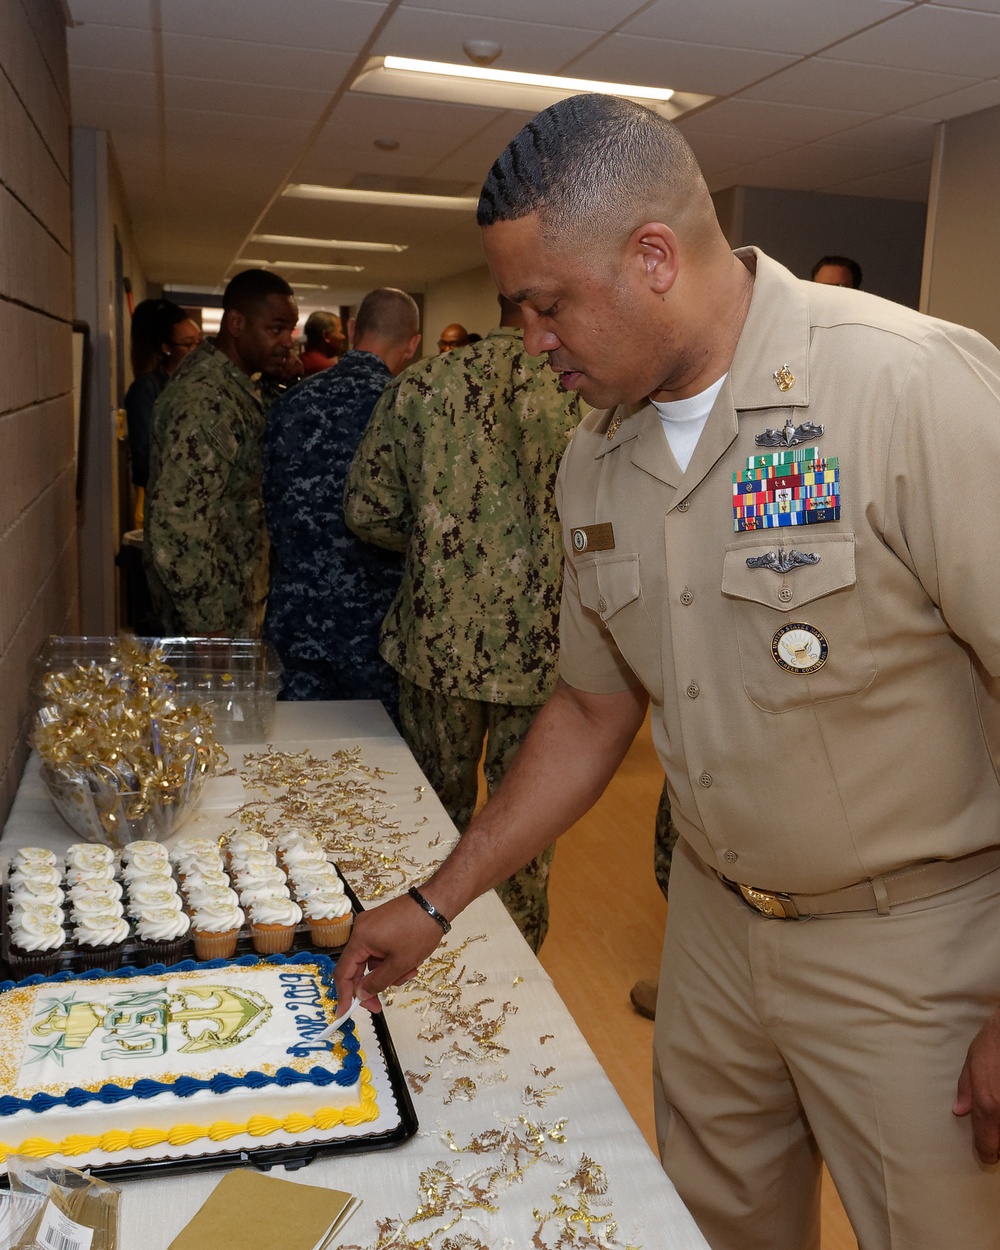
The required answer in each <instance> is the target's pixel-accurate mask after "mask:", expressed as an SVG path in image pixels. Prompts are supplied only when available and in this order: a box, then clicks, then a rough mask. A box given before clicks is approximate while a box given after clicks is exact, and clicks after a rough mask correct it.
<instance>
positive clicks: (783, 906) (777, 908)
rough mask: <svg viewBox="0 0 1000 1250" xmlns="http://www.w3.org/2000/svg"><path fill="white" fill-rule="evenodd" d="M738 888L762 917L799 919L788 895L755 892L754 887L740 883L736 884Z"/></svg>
mask: <svg viewBox="0 0 1000 1250" xmlns="http://www.w3.org/2000/svg"><path fill="white" fill-rule="evenodd" d="M736 888H737V889H738V890H739V892H740V893H741V894H742V895H743V897H744V898H745V899H746V901H747V902H748V903H749V904H750V906H751V907H753V908H755V909H756V910H757V911H759V912H760V914H761V915H762V916H769V917H770V918H771V919H772V920H798V918H799V913H798V912H797V911H796V910H795V904H794V903H793V902H792V900H791V899H790V898H789V897H788V895H787V894H769V893H768V892H767V890H755V889H754V888H753V886H749V885H740V883H739V882H737V883H736Z"/></svg>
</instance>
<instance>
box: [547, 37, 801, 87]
mask: <svg viewBox="0 0 1000 1250" xmlns="http://www.w3.org/2000/svg"><path fill="white" fill-rule="evenodd" d="M794 60H795V58H794V57H793V56H790V55H787V54H779V53H772V52H742V51H739V50H737V49H735V48H716V47H709V46H708V45H706V44H700V43H675V42H673V41H671V40H666V39H648V38H643V39H640V38H637V37H635V36H633V35H612V36H611V37H610V38H609V39H606V40H604V42H603V43H601V44H599V45H598V47H596V48H594V49H592V50H591V51H590V52H588V53H587V54H586V55H585V56H582V57H580V58H578V59H577V60H575V61H573V62H572V63H571V64H570V66H569V70H568V71H567V72H569V73H573V74H576V75H579V76H581V77H587V78H597V79H602V80H605V81H608V82H628V83H642V84H643V85H646V86H653V87H673V88H675V90H678V91H699V92H705V93H707V94H708V95H729V94H730V92H734V91H740V90H742V88H744V87H746V86H748V85H749V84H750V83H754V82H756V81H757V80H758V79H760V78H764V77H766V76H767V75H768V74H773V73H776V72H777V71H778V70H781V69H783V68H784V67H785V66H787V65H791V64H792V63H793V62H794Z"/></svg>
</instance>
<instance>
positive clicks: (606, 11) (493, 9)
mask: <svg viewBox="0 0 1000 1250" xmlns="http://www.w3.org/2000/svg"><path fill="white" fill-rule="evenodd" d="M644 3H645V0H545V5H544V6H539V4H538V0H475V9H476V16H477V17H481V18H494V19H507V20H511V21H516V22H537V21H539V20H541V21H544V22H546V23H551V24H552V25H554V26H570V27H576V28H586V29H588V30H610V29H611V28H612V27H614V26H617V25H618V24H619V23H620V22H624V21H627V20H628V19H629V18H630V17H632V15H633V14H635V13H638V12H639V11H640V10H641V9H642V8H643V6H644ZM402 7H403V8H404V9H407V10H408V9H424V10H426V9H433V10H435V11H437V12H441V13H447V14H448V15H449V16H450V18H451V20H452V21H458V22H464V21H465V20H466V17H465V15H466V13H467V11H468V9H469V8H470V7H471V6H470V4H469V0H403V6H402ZM468 37H469V36H468V35H463V36H462V38H463V39H467V38H468Z"/></svg>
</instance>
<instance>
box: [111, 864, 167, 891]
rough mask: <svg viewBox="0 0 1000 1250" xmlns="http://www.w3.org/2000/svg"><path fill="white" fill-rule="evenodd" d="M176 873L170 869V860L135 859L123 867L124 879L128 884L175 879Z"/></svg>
mask: <svg viewBox="0 0 1000 1250" xmlns="http://www.w3.org/2000/svg"><path fill="white" fill-rule="evenodd" d="M173 879H174V874H173V872H172V871H171V869H170V861H169V860H166V859H164V860H157V861H155V862H154V861H147V862H143V861H142V860H135V859H133V860H132V861H131V862H130V863H127V864H126V865H125V867H124V868H123V869H122V880H123V881H124V882H125V884H126V885H129V886H130V885H132V883H133V882H135V881H160V882H164V881H173Z"/></svg>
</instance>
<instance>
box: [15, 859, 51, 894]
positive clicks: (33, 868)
mask: <svg viewBox="0 0 1000 1250" xmlns="http://www.w3.org/2000/svg"><path fill="white" fill-rule="evenodd" d="M61 882H62V873H61V872H60V871H59V869H58V868H55V867H51V868H47V867H46V866H45V865H44V864H21V865H20V866H19V867H18V868H15V869H14V870H13V871H12V872H11V874H10V877H9V878H8V881H7V884H8V885H9V886H10V887H11V889H12V890H15V889H17V888H18V887H19V886H20V885H22V884H25V885H38V886H53V885H59V884H60V883H61Z"/></svg>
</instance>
